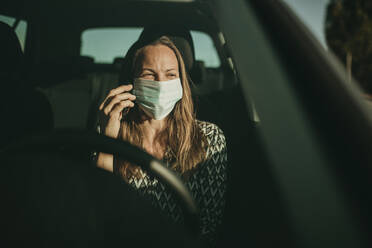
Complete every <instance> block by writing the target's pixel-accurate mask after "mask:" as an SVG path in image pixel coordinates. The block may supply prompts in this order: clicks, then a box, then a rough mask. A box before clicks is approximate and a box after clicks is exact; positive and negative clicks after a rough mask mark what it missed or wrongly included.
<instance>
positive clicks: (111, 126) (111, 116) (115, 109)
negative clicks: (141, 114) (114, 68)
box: [99, 84, 136, 138]
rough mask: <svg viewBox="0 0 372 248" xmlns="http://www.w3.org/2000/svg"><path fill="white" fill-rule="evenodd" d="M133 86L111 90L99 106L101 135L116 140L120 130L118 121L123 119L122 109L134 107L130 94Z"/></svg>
mask: <svg viewBox="0 0 372 248" xmlns="http://www.w3.org/2000/svg"><path fill="white" fill-rule="evenodd" d="M132 88H133V85H131V84H129V85H121V86H119V87H117V88H115V89H112V90H111V91H110V92H109V94H108V95H107V97H106V98H105V100H104V101H103V102H102V104H101V105H100V106H99V110H100V120H99V124H100V127H101V130H102V131H103V134H105V135H106V136H109V137H112V138H117V137H118V135H119V130H120V121H121V118H123V113H122V112H123V110H124V108H132V107H134V103H133V102H132V101H134V100H135V99H136V96H135V95H132V94H130V93H129V92H128V91H130V90H131V89H132Z"/></svg>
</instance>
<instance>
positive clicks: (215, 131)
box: [188, 122, 227, 244]
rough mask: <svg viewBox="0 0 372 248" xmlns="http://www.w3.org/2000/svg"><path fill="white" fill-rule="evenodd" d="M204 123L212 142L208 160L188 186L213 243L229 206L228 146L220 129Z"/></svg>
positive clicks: (206, 235) (207, 238)
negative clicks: (227, 190) (227, 198)
mask: <svg viewBox="0 0 372 248" xmlns="http://www.w3.org/2000/svg"><path fill="white" fill-rule="evenodd" d="M200 126H201V129H202V131H203V132H204V134H205V135H206V137H207V141H208V147H207V159H206V160H205V161H204V162H203V163H201V164H200V166H199V168H198V170H197V172H196V173H195V174H193V176H192V178H190V180H188V187H189V188H190V191H191V192H192V194H193V197H194V198H195V200H196V202H197V204H198V206H199V209H200V225H201V226H200V229H201V235H202V237H203V239H204V240H205V241H207V242H208V243H210V244H213V243H214V241H215V239H216V232H217V230H218V227H219V226H220V224H221V222H222V215H223V210H224V207H225V194H226V184H227V173H226V169H227V148H226V141H225V136H224V135H223V132H222V130H221V129H220V128H218V127H217V126H216V125H214V124H212V123H208V122H203V123H202V124H200Z"/></svg>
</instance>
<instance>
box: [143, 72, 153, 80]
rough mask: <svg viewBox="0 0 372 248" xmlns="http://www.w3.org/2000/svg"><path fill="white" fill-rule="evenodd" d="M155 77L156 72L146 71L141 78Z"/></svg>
mask: <svg viewBox="0 0 372 248" xmlns="http://www.w3.org/2000/svg"><path fill="white" fill-rule="evenodd" d="M154 77H155V76H154V74H151V73H145V74H142V75H141V78H145V79H153V78H154Z"/></svg>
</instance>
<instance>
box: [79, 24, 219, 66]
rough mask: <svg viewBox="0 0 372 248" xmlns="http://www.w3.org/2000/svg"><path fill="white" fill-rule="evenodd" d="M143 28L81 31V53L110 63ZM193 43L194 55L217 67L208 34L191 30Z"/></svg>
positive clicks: (132, 41)
mask: <svg viewBox="0 0 372 248" xmlns="http://www.w3.org/2000/svg"><path fill="white" fill-rule="evenodd" d="M142 29H143V28H94V29H87V30H85V31H84V32H83V33H82V37H81V41H82V45H81V52H80V53H81V55H83V56H91V57H93V58H94V59H95V62H96V63H112V62H113V61H114V59H115V58H116V57H123V56H124V55H125V54H126V52H127V51H128V49H129V47H130V46H131V45H132V44H133V43H134V42H135V41H136V40H137V39H138V37H139V35H140V34H141V32H142ZM191 35H192V38H193V40H194V45H195V57H196V59H197V60H201V61H204V63H205V66H207V67H213V68H216V67H219V66H220V60H219V57H218V54H217V51H216V48H215V46H214V44H213V41H212V39H211V37H210V36H209V35H207V34H206V33H203V32H199V31H191Z"/></svg>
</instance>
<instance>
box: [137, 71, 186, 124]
mask: <svg viewBox="0 0 372 248" xmlns="http://www.w3.org/2000/svg"><path fill="white" fill-rule="evenodd" d="M133 95H135V96H136V103H138V104H139V106H140V108H141V109H142V110H143V112H145V113H146V114H147V115H148V116H149V117H151V118H153V119H155V120H161V119H163V118H164V117H166V116H167V115H168V114H169V113H170V112H171V111H172V110H173V108H174V105H176V103H177V102H178V101H179V100H180V99H181V98H182V85H181V80H180V79H179V78H176V79H173V80H169V81H161V82H160V81H152V80H148V79H142V78H136V79H135V80H134V83H133Z"/></svg>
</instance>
